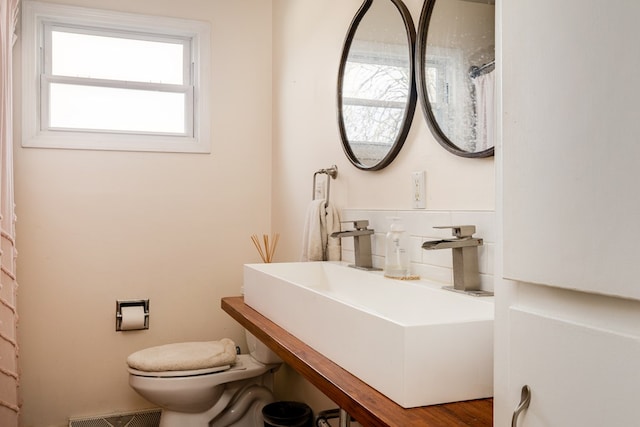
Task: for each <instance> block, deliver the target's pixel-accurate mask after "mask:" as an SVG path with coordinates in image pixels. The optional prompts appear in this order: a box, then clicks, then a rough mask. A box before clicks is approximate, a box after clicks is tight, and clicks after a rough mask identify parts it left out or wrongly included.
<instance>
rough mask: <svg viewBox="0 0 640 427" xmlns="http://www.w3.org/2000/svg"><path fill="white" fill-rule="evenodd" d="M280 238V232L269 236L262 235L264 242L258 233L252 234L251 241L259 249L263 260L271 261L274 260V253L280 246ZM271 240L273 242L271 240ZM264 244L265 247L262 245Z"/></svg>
mask: <svg viewBox="0 0 640 427" xmlns="http://www.w3.org/2000/svg"><path fill="white" fill-rule="evenodd" d="M279 239H280V233H276V234H275V235H272V236H271V238H269V236H268V235H266V234H263V235H262V243H261V242H260V238H259V237H258V235H257V234H252V235H251V241H252V242H253V245H254V246H255V247H256V249H257V250H258V254H259V255H260V258H262V262H266V263H269V262H271V261H272V260H273V255H274V254H275V253H276V247H277V246H278V240H279ZM269 240H271V242H269ZM263 244H264V248H263V247H262V245H263Z"/></svg>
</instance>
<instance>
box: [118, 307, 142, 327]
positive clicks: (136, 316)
mask: <svg viewBox="0 0 640 427" xmlns="http://www.w3.org/2000/svg"><path fill="white" fill-rule="evenodd" d="M120 328H121V329H122V330H123V331H131V330H134V329H144V307H143V306H141V305H136V306H131V307H122V323H121V324H120Z"/></svg>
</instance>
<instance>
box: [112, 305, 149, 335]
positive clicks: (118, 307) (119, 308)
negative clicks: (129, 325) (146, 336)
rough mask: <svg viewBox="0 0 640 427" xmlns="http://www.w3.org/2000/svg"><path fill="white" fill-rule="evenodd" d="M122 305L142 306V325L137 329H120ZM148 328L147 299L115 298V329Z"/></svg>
mask: <svg viewBox="0 0 640 427" xmlns="http://www.w3.org/2000/svg"><path fill="white" fill-rule="evenodd" d="M123 307H143V308H144V326H142V327H140V328H137V329H122V308H123ZM142 329H149V300H148V299H138V300H116V331H124V330H127V331H135V330H142Z"/></svg>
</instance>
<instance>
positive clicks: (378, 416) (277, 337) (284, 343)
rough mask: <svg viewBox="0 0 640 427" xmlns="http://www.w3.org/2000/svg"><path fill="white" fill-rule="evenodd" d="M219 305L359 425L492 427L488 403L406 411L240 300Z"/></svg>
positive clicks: (459, 403)
mask: <svg viewBox="0 0 640 427" xmlns="http://www.w3.org/2000/svg"><path fill="white" fill-rule="evenodd" d="M221 307H222V309H223V310H224V311H225V312H226V313H227V314H229V315H230V316H231V317H232V318H233V319H235V320H236V321H237V322H238V323H240V324H241V325H242V326H243V327H244V328H245V329H247V330H248V331H249V332H251V333H252V334H253V335H255V336H256V338H258V339H259V340H260V341H262V342H263V343H265V344H266V345H267V346H268V347H269V348H270V349H271V350H273V351H274V352H275V353H276V354H277V355H278V356H280V358H282V360H283V361H284V362H285V363H287V364H288V365H289V366H291V367H292V368H293V369H294V370H296V371H297V372H298V373H299V374H300V375H302V376H303V377H304V378H306V379H307V380H308V381H309V382H310V383H311V384H313V385H314V386H315V387H316V388H318V389H319V390H320V391H321V392H322V393H324V394H325V395H326V396H327V397H328V398H329V399H331V400H333V401H334V402H335V403H336V404H337V405H339V406H340V407H341V408H342V409H344V410H345V411H347V412H348V413H349V414H350V415H351V416H352V417H354V418H355V419H356V420H358V421H359V423H360V424H362V425H365V426H372V427H377V426H380V427H385V426H388V427H393V426H426V427H429V426H438V427H443V426H474V427H489V426H491V425H492V424H493V399H480V400H472V401H467V402H455V403H447V404H443V405H434V406H424V407H420V408H411V409H405V408H403V407H401V406H400V405H398V404H397V403H395V402H393V401H392V400H390V399H389V398H387V397H386V396H384V395H383V394H381V393H380V392H378V391H377V390H375V389H373V388H371V387H370V386H369V385H367V384H366V383H364V382H362V381H361V380H360V379H358V378H357V377H355V376H353V375H352V374H351V373H349V372H348V371H345V370H344V369H342V368H341V367H340V366H338V365H336V364H335V363H333V362H332V361H331V360H329V359H327V358H326V357H324V356H323V355H322V354H320V353H318V352H317V351H315V350H314V349H313V348H311V347H309V346H308V345H306V344H305V343H304V342H302V341H300V340H299V339H297V338H296V337H295V336H293V335H291V334H290V333H288V332H287V331H285V330H284V329H282V328H281V327H279V326H278V325H276V324H275V323H273V322H271V321H270V320H269V319H267V318H266V317H264V316H262V315H261V314H260V313H258V312H257V311H255V310H254V309H252V308H251V307H249V306H248V305H246V304H245V303H244V298H243V297H225V298H222V300H221Z"/></svg>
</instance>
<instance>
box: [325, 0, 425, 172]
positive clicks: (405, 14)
mask: <svg viewBox="0 0 640 427" xmlns="http://www.w3.org/2000/svg"><path fill="white" fill-rule="evenodd" d="M379 1H381V0H379ZM385 1H387V0H385ZM388 1H391V2H392V3H393V4H394V6H396V8H397V9H398V12H399V13H400V15H401V17H402V20H403V22H404V26H405V30H406V33H407V41H408V44H409V58H410V61H409V79H410V80H409V86H410V89H409V96H408V97H407V104H406V108H405V113H404V117H403V119H402V127H401V129H400V132H399V133H398V136H397V138H396V140H395V141H394V143H393V145H392V146H391V149H390V150H389V152H388V153H387V154H386V155H385V156H384V157H383V158H382V159H381V160H380V161H379V162H378V163H376V164H374V165H372V166H367V165H364V164H362V162H361V161H360V160H359V159H358V158H357V156H356V155H355V154H354V153H353V150H351V146H350V145H349V140H348V138H347V133H346V130H345V127H344V117H343V113H342V89H343V88H342V84H343V83H342V81H343V79H344V70H345V66H346V62H347V57H348V56H349V50H350V49H351V43H352V41H353V37H354V34H355V32H356V30H357V29H358V25H359V24H360V21H362V18H363V17H364V15H365V14H366V13H367V11H368V10H369V8H370V7H371V4H372V3H373V0H364V2H363V3H362V6H360V9H359V10H358V12H357V13H356V15H355V16H354V18H353V20H352V21H351V25H350V26H349V31H348V32H347V36H346V38H345V41H344V45H343V48H342V56H341V57H340V68H339V70H338V97H337V101H338V127H339V129H340V139H341V140H342V148H343V150H344V153H345V155H346V156H347V158H348V159H349V161H350V162H351V163H352V164H353V165H354V166H355V167H357V168H358V169H362V170H369V171H376V170H380V169H383V168H385V167H387V166H388V165H389V164H391V162H392V161H393V160H394V159H395V158H396V156H397V155H398V153H399V152H400V150H401V149H402V146H403V145H404V142H405V140H406V139H407V135H408V134H409V129H410V128H411V122H412V120H413V116H414V114H415V109H416V103H417V92H416V83H415V75H416V74H415V61H414V60H413V58H414V56H415V52H416V50H415V47H416V30H415V26H414V24H413V19H412V18H411V13H410V12H409V10H408V9H407V7H406V6H405V4H404V3H403V2H402V0H388Z"/></svg>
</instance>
